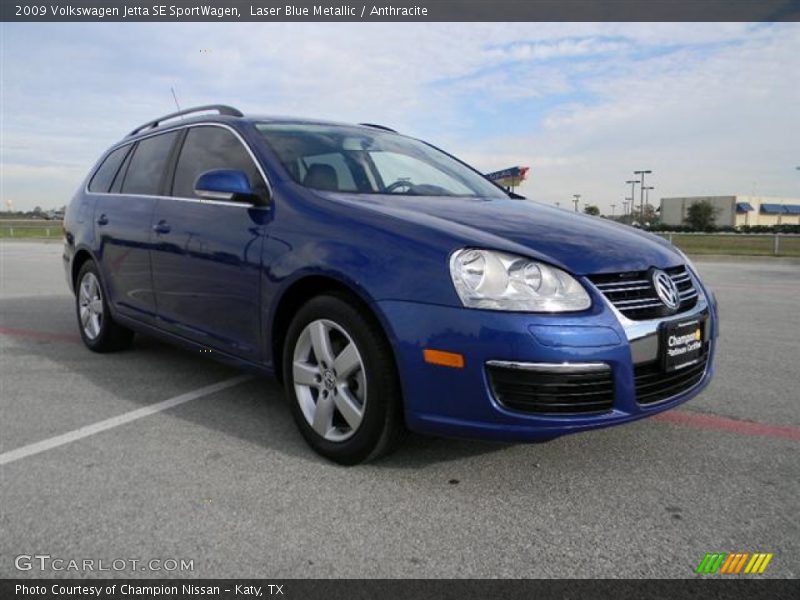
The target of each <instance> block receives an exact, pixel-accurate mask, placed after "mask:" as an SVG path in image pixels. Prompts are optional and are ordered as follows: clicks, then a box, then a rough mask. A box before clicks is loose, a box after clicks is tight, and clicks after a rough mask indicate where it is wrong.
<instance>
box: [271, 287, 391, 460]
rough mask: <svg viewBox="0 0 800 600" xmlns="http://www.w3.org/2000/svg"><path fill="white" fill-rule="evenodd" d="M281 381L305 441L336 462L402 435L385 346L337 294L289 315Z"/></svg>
mask: <svg viewBox="0 0 800 600" xmlns="http://www.w3.org/2000/svg"><path fill="white" fill-rule="evenodd" d="M283 381H284V385H285V386H286V396H287V398H288V400H289V403H290V406H291V410H292V415H293V417H294V420H295V422H296V423H297V426H298V428H299V429H300V432H301V433H302V434H303V437H304V438H305V439H306V441H307V442H308V444H309V445H310V446H311V447H312V448H313V449H314V450H315V451H316V452H317V453H319V454H321V455H322V456H324V457H325V458H327V459H329V460H332V461H334V462H337V463H339V464H343V465H354V464H358V463H361V462H364V461H368V460H373V459H375V458H378V457H380V456H383V455H385V454H388V453H389V452H391V451H392V450H393V449H394V448H395V447H396V446H397V445H398V443H399V442H400V441H401V440H402V438H403V437H404V433H405V431H406V429H405V424H404V422H403V411H402V396H401V389H400V382H399V378H398V376H397V370H396V368H395V364H394V358H393V354H392V349H391V347H390V346H389V343H388V342H387V341H386V338H385V336H384V335H383V331H382V330H381V328H380V326H379V325H378V324H377V323H376V322H375V321H374V319H372V318H369V315H364V314H363V310H362V311H359V310H358V309H357V308H356V307H354V306H353V303H352V302H351V301H349V299H348V298H347V297H346V296H344V295H338V294H336V295H334V294H331V295H324V296H318V297H316V298H313V299H312V300H310V301H309V302H308V303H306V304H305V305H304V306H303V307H302V308H301V309H300V310H299V311H298V312H297V314H296V315H295V317H294V319H293V320H292V323H291V325H290V326H289V330H288V332H287V335H286V340H285V343H284V349H283Z"/></svg>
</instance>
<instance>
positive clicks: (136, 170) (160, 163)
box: [90, 131, 179, 321]
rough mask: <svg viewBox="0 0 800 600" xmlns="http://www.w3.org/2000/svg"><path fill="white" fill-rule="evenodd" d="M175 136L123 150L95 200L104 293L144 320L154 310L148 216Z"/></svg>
mask: <svg viewBox="0 0 800 600" xmlns="http://www.w3.org/2000/svg"><path fill="white" fill-rule="evenodd" d="M178 137H179V132H177V131H173V132H167V133H163V134H159V135H154V136H151V137H148V138H144V139H142V140H140V141H139V142H137V143H136V144H135V145H134V146H133V148H132V149H130V151H128V152H127V155H126V157H125V159H124V162H123V163H122V165H121V167H120V168H119V170H118V171H117V173H116V176H115V177H114V180H113V182H112V184H111V187H110V189H109V192H108V193H103V194H101V195H100V196H99V198H98V201H97V204H96V205H95V211H94V217H95V233H96V239H97V240H98V252H99V257H100V267H101V270H102V275H103V281H104V282H105V285H106V288H107V293H108V295H109V297H110V299H111V302H112V303H113V305H114V308H115V309H116V310H117V311H118V312H120V313H121V314H124V315H127V316H131V317H134V318H136V319H139V320H143V321H153V320H154V319H155V314H156V307H155V293H154V291H153V280H152V273H151V265H150V242H151V237H152V235H151V234H152V229H151V228H152V219H153V212H154V210H155V207H156V202H157V197H158V195H159V194H160V193H162V190H163V187H164V185H165V184H166V173H167V168H166V167H167V164H168V160H169V157H170V155H171V153H172V151H173V148H174V146H175V142H176V141H177V140H178ZM99 174H100V172H99V171H98V175H99ZM90 186H91V184H90Z"/></svg>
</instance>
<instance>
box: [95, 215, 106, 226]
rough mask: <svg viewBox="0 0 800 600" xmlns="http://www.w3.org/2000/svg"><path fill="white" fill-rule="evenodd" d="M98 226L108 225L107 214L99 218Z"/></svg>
mask: <svg viewBox="0 0 800 600" xmlns="http://www.w3.org/2000/svg"><path fill="white" fill-rule="evenodd" d="M97 224H98V225H108V217H107V216H106V215H105V214H102V215H100V216H99V217H98V218H97Z"/></svg>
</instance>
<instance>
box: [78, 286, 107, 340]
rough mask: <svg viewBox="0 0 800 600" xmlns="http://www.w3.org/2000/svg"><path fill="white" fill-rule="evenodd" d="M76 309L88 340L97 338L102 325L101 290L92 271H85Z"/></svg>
mask: <svg viewBox="0 0 800 600" xmlns="http://www.w3.org/2000/svg"><path fill="white" fill-rule="evenodd" d="M78 311H79V314H80V319H81V327H82V328H83V333H84V334H85V335H86V337H87V338H89V339H90V340H95V339H97V336H99V335H100V329H101V327H102V325H103V292H102V291H101V290H100V282H98V281H97V277H95V275H94V273H91V272H89V273H86V274H85V275H84V276H83V279H81V284H80V289H79V291H78Z"/></svg>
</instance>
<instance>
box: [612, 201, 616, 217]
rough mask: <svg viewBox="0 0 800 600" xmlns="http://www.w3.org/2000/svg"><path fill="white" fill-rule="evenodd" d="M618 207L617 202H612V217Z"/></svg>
mask: <svg viewBox="0 0 800 600" xmlns="http://www.w3.org/2000/svg"><path fill="white" fill-rule="evenodd" d="M616 208H617V205H616V204H612V205H611V217H612V218H613V217H614V213H615V212H616V210H615V209H616Z"/></svg>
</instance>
